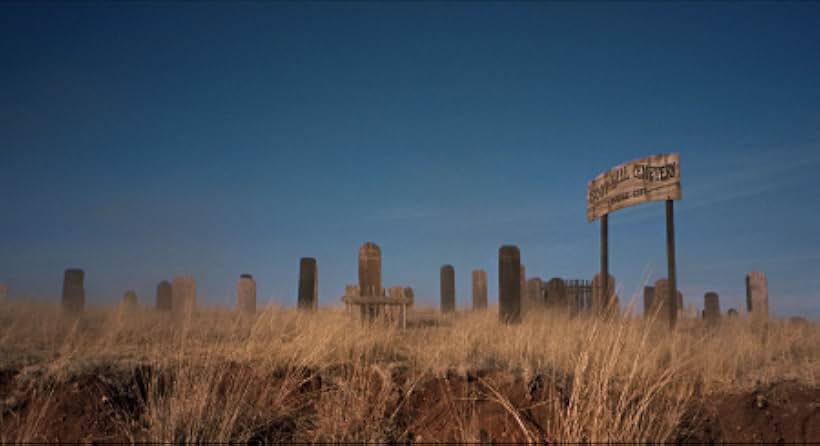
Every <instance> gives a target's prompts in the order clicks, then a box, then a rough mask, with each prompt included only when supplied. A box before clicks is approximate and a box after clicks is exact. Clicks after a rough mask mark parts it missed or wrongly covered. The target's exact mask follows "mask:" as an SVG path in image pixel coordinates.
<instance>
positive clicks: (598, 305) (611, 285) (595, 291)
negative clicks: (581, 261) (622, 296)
mask: <svg viewBox="0 0 820 446" xmlns="http://www.w3.org/2000/svg"><path fill="white" fill-rule="evenodd" d="M602 282H603V280H601V274H600V273H598V274H596V275H595V276H594V277H593V278H592V312H593V313H595V314H598V315H600V314H604V313H605V311H606V310H607V309H608V308H614V300H615V299H614V297H615V277H614V276H613V275H612V274H610V275H609V280H607V290H606V292H604V290H603V286H604V285H603V283H602ZM610 305H612V307H610Z"/></svg>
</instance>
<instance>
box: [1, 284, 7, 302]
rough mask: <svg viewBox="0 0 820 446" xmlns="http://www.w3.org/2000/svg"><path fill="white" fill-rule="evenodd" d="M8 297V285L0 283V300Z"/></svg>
mask: <svg viewBox="0 0 820 446" xmlns="http://www.w3.org/2000/svg"><path fill="white" fill-rule="evenodd" d="M8 297H9V287H8V286H7V285H6V284H5V283H0V302H3V301H5V300H6V299H8Z"/></svg>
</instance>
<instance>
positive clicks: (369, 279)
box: [359, 242, 383, 297]
mask: <svg viewBox="0 0 820 446" xmlns="http://www.w3.org/2000/svg"><path fill="white" fill-rule="evenodd" d="M359 292H360V293H361V295H362V296H370V297H378V296H381V295H382V294H383V291H382V251H381V249H379V247H378V246H377V245H376V244H375V243H373V242H367V243H365V244H364V245H362V247H361V248H359Z"/></svg>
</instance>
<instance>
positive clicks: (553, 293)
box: [546, 277, 570, 311]
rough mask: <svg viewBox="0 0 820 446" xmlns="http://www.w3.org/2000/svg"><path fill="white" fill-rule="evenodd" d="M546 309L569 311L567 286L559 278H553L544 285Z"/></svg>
mask: <svg viewBox="0 0 820 446" xmlns="http://www.w3.org/2000/svg"><path fill="white" fill-rule="evenodd" d="M546 305H547V308H550V309H552V310H559V311H569V307H570V304H569V298H568V296H567V284H566V283H564V281H563V280H561V278H560V277H553V278H552V279H550V280H549V281H548V282H547V284H546Z"/></svg>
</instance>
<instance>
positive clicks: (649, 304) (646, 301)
mask: <svg viewBox="0 0 820 446" xmlns="http://www.w3.org/2000/svg"><path fill="white" fill-rule="evenodd" d="M654 298H655V287H653V286H645V287H643V317H644V318H648V317H650V316H652V309H653V308H654V303H653V299H654Z"/></svg>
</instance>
